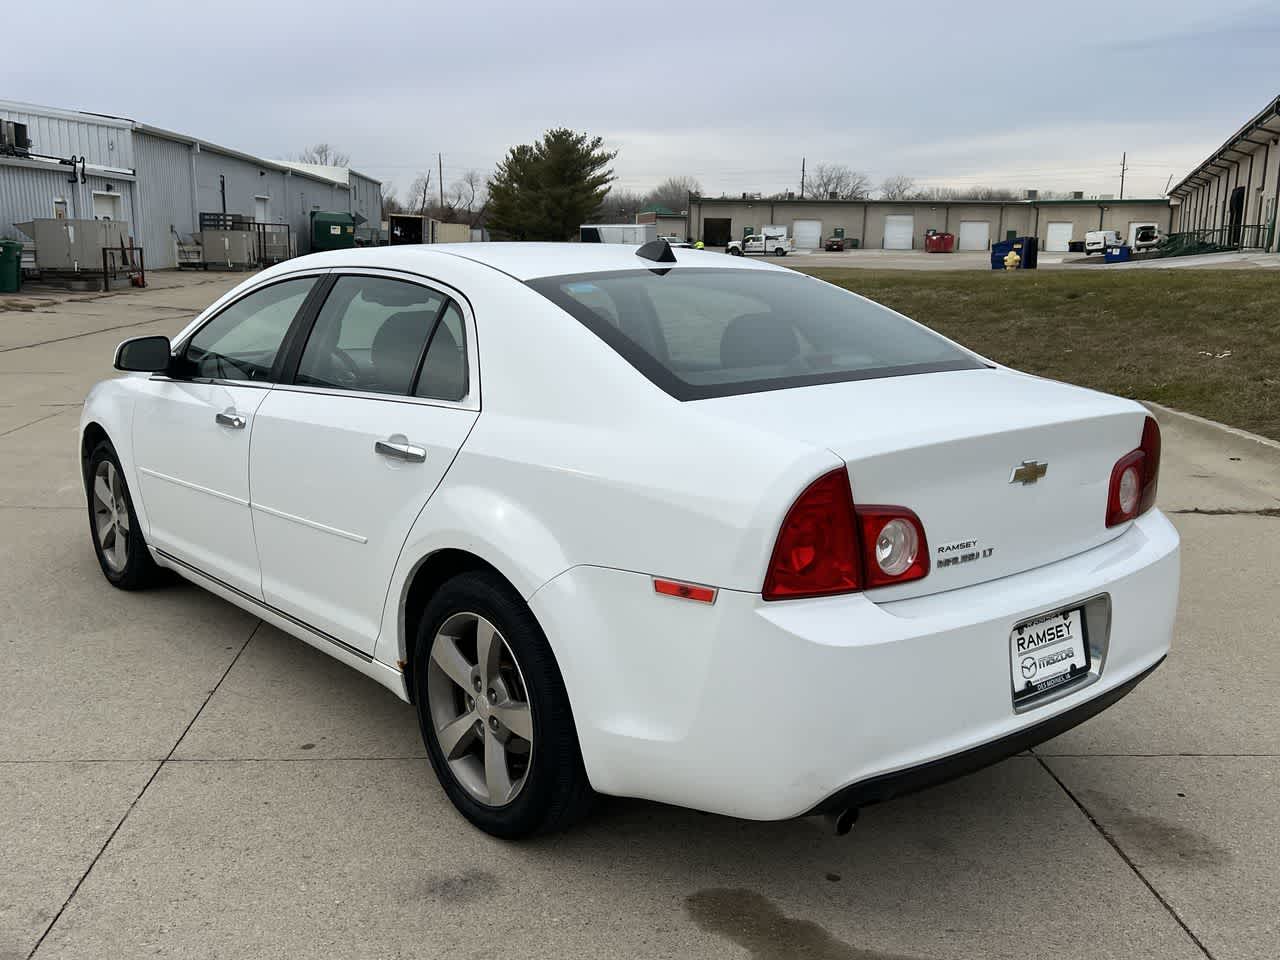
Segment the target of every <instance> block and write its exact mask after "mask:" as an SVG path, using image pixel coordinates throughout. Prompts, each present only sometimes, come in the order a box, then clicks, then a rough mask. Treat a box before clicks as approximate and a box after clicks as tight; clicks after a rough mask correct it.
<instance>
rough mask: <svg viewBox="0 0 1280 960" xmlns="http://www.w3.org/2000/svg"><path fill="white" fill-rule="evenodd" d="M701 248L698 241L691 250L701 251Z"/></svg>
mask: <svg viewBox="0 0 1280 960" xmlns="http://www.w3.org/2000/svg"><path fill="white" fill-rule="evenodd" d="M703 246H704V244H703V242H702V241H701V240H699V241H698V242H697V243H695V244H694V245H693V249H695V250H701V249H702V248H703Z"/></svg>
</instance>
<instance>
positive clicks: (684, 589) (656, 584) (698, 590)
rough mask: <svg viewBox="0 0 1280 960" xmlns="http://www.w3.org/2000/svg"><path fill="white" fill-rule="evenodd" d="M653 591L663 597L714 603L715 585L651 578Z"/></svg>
mask: <svg viewBox="0 0 1280 960" xmlns="http://www.w3.org/2000/svg"><path fill="white" fill-rule="evenodd" d="M653 592H654V593H660V594H662V595H663V596H664V597H678V598H679V599H681V600H696V601H698V603H715V602H716V589H715V587H703V586H699V585H698V584H696V583H681V582H680V581H679V580H660V579H659V578H657V577H654V578H653Z"/></svg>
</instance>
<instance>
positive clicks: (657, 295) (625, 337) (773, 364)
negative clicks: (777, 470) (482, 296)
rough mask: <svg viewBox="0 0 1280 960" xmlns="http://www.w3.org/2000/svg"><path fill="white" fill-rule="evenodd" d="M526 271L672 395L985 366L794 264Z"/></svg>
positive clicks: (698, 397) (697, 395) (733, 392)
mask: <svg viewBox="0 0 1280 960" xmlns="http://www.w3.org/2000/svg"><path fill="white" fill-rule="evenodd" d="M528 283H529V286H530V287H532V288H533V289H534V290H536V291H538V292H539V293H541V294H542V295H543V296H545V297H547V298H548V299H549V300H551V301H552V302H553V303H555V304H557V305H559V306H560V307H562V308H564V309H565V310H566V311H568V312H569V313H570V314H572V315H573V316H574V317H576V318H577V319H578V320H579V321H581V322H582V324H583V325H584V326H586V327H587V328H588V329H589V330H591V331H592V332H593V333H594V334H596V336H598V337H599V338H600V339H601V340H603V341H604V342H605V343H607V344H608V345H609V346H611V347H612V348H613V349H614V350H616V351H617V352H618V353H619V354H621V355H622V356H623V357H624V358H625V359H626V360H627V361H628V362H629V363H630V364H631V365H632V366H634V367H635V368H636V369H637V370H638V371H640V373H642V374H644V375H645V376H646V377H648V378H649V379H650V380H652V381H653V382H654V383H655V384H657V385H658V386H659V387H661V388H662V389H663V390H665V391H666V392H667V393H669V394H671V395H672V396H673V397H675V398H676V399H678V400H702V399H707V398H709V397H726V396H735V395H737V394H742V393H757V392H760V391H763V390H781V389H786V388H789V387H801V386H809V385H811V384H819V383H838V382H840V381H845V380H868V379H872V378H876V377H897V376H905V375H907V374H916V373H934V372H938V371H942V370H971V369H978V368H981V367H982V366H983V364H982V362H981V361H980V360H978V359H977V358H976V357H974V356H973V355H972V354H970V353H967V352H966V351H964V350H961V349H959V348H958V347H956V346H954V345H952V344H950V343H948V342H947V341H946V340H944V339H942V338H941V337H939V336H938V335H937V334H934V333H932V332H930V331H929V330H927V329H925V328H924V327H922V326H920V325H919V324H916V323H913V322H912V321H910V320H907V319H906V318H905V317H903V316H901V315H899V314H897V313H894V312H893V311H892V310H889V309H887V308H885V307H882V306H880V305H879V304H877V303H873V302H871V301H870V300H866V299H864V298H862V297H859V296H857V295H855V294H852V293H849V292H847V291H845V290H841V289H840V288H839V287H834V286H831V285H830V284H826V283H821V282H819V281H817V280H814V279H812V278H811V277H806V276H803V275H801V274H798V273H792V272H790V271H773V270H734V269H723V268H713V269H698V268H688V267H682V268H677V269H646V270H625V271H617V272H613V273H590V274H576V275H572V276H561V277H544V278H541V279H538V280H530V281H528Z"/></svg>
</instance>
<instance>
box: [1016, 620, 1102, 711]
mask: <svg viewBox="0 0 1280 960" xmlns="http://www.w3.org/2000/svg"><path fill="white" fill-rule="evenodd" d="M1009 657H1010V660H1011V662H1012V665H1013V702H1014V703H1015V704H1018V703H1022V702H1024V701H1026V700H1031V699H1034V698H1035V697H1038V696H1040V695H1041V694H1044V693H1048V692H1049V691H1050V690H1053V689H1055V688H1057V687H1060V686H1062V685H1063V684H1064V683H1070V682H1071V681H1073V680H1075V679H1077V678H1079V677H1082V676H1084V675H1085V674H1086V673H1088V672H1089V640H1088V637H1087V636H1086V634H1085V626H1084V610H1083V609H1082V608H1080V607H1075V608H1074V609H1071V610H1062V611H1059V612H1057V613H1050V614H1045V615H1044V616H1040V617H1034V618H1032V619H1030V620H1024V621H1023V622H1022V623H1020V624H1018V625H1017V626H1016V627H1014V628H1013V632H1012V633H1010V634H1009Z"/></svg>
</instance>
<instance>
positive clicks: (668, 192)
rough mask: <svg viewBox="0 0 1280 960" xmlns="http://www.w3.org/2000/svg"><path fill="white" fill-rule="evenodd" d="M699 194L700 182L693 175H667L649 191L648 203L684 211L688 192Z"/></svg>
mask: <svg viewBox="0 0 1280 960" xmlns="http://www.w3.org/2000/svg"><path fill="white" fill-rule="evenodd" d="M691 193H692V194H701V193H702V184H701V183H699V182H698V181H697V179H696V178H695V177H667V179H665V180H663V181H662V182H661V183H660V184H658V185H657V186H656V187H654V188H653V189H652V190H650V191H649V196H648V197H647V198H646V199H647V200H648V202H649V203H651V204H657V205H658V206H660V207H666V208H667V209H668V210H671V211H674V212H675V213H684V212H685V210H687V209H688V207H689V194H691Z"/></svg>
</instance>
